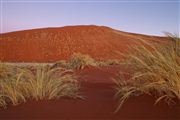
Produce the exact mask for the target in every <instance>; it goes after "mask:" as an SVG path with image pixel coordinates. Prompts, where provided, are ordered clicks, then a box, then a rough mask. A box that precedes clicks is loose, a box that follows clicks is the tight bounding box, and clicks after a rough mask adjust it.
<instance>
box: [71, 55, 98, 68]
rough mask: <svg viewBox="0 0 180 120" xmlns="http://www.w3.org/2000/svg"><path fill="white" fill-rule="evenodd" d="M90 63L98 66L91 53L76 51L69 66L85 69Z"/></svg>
mask: <svg viewBox="0 0 180 120" xmlns="http://www.w3.org/2000/svg"><path fill="white" fill-rule="evenodd" d="M88 65H90V66H96V63H95V60H94V59H93V58H92V57H90V56H89V55H83V54H80V53H76V54H74V55H73V56H72V57H71V59H70V60H69V66H70V67H71V68H74V69H83V68H84V67H85V66H88Z"/></svg>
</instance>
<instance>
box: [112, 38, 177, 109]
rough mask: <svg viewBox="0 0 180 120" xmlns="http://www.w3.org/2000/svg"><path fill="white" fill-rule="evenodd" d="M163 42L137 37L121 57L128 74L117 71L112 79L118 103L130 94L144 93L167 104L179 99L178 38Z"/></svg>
mask: <svg viewBox="0 0 180 120" xmlns="http://www.w3.org/2000/svg"><path fill="white" fill-rule="evenodd" d="M169 38H170V41H168V43H166V44H159V43H157V44H156V43H149V42H147V41H145V40H141V43H139V44H138V45H137V46H134V47H133V49H132V52H131V53H130V54H129V55H128V57H127V59H126V60H125V64H126V65H127V66H128V69H129V70H130V71H131V72H130V73H131V74H129V76H130V78H129V79H128V80H127V78H125V77H124V73H120V74H119V76H118V77H117V78H116V79H115V82H116V85H117V87H116V90H117V93H116V96H117V97H118V99H119V100H120V104H119V106H118V108H117V110H116V112H117V111H118V110H119V109H120V108H121V106H122V104H123V103H124V102H125V101H126V100H127V99H128V98H129V97H131V96H139V95H142V94H148V95H151V96H154V97H156V98H157V99H156V101H155V104H156V103H158V102H159V101H161V100H164V101H165V102H166V103H168V104H170V103H172V102H174V101H173V100H174V99H178V100H180V38H179V37H176V36H172V35H171V36H170V37H169Z"/></svg>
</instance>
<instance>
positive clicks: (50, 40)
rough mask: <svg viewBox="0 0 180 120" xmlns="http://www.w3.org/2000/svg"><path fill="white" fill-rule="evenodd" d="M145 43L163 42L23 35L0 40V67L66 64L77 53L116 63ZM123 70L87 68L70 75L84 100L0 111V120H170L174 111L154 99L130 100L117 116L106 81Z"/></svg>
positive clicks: (96, 33) (66, 32) (47, 32)
mask: <svg viewBox="0 0 180 120" xmlns="http://www.w3.org/2000/svg"><path fill="white" fill-rule="evenodd" d="M142 38H146V39H147V40H150V41H156V42H157V41H159V40H160V39H161V40H163V39H166V38H164V37H157V36H147V35H140V34H133V33H127V32H122V31H117V30H114V29H111V28H108V27H105V26H68V27H62V28H46V29H35V30H25V31H19V32H12V33H6V34H1V39H0V61H3V62H39V63H41V62H55V61H57V60H61V59H69V57H70V56H71V55H72V54H73V53H77V52H80V53H83V54H88V55H90V56H92V57H93V58H95V59H114V58H120V57H119V54H118V53H117V51H118V52H123V53H124V52H125V51H126V50H127V47H128V46H129V45H133V44H134V41H136V40H138V39H142ZM120 70H121V71H124V70H125V68H124V67H123V66H121V65H111V66H105V67H98V68H96V67H87V68H84V69H82V70H76V71H75V74H76V75H77V76H78V80H79V81H80V83H81V91H80V93H81V95H82V96H84V99H69V98H61V99H59V100H50V101H34V100H30V101H29V102H27V103H24V104H20V105H18V106H11V105H9V106H8V109H1V110H0V119H2V120H4V119H18V120H19V119H27V118H29V119H60V120H63V119H64V120H74V119H81V120H121V119H122V120H131V119H138V120H139V119H143V120H144V119H147V120H150V119H151V120H173V119H174V120H175V119H179V118H180V116H178V115H179V113H180V107H179V106H177V105H172V106H168V105H167V104H165V103H163V102H161V103H159V104H158V105H156V106H155V105H154V98H153V97H151V96H147V95H144V96H141V97H133V98H130V99H129V100H128V101H127V102H126V103H125V104H124V105H123V107H122V108H121V109H120V110H119V111H118V112H117V113H114V111H115V110H116V108H117V106H118V104H119V102H118V101H117V99H116V98H115V96H114V95H115V90H114V82H113V81H112V78H113V77H115V76H116V75H117V73H118V72H119V71H120Z"/></svg>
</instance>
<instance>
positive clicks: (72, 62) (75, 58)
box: [52, 53, 121, 69]
mask: <svg viewBox="0 0 180 120" xmlns="http://www.w3.org/2000/svg"><path fill="white" fill-rule="evenodd" d="M119 64H121V62H120V60H118V59H108V60H95V59H93V58H92V57H90V56H89V55H84V54H81V53H75V54H73V55H72V57H71V58H70V59H69V60H68V61H65V60H60V61H57V62H56V63H55V64H54V65H53V66H52V68H55V67H62V68H66V69H83V68H84V67H85V66H95V67H99V66H108V65H119Z"/></svg>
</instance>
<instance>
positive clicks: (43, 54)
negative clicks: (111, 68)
mask: <svg viewBox="0 0 180 120" xmlns="http://www.w3.org/2000/svg"><path fill="white" fill-rule="evenodd" d="M139 38H145V39H147V40H157V39H164V38H163V37H155V36H147V35H140V34H133V33H126V32H122V31H117V30H114V29H111V28H109V27H105V26H93V25H89V26H67V27H61V28H45V29H34V30H25V31H18V32H12V33H5V34H1V37H0V61H11V62H54V61H57V60H60V59H67V58H69V56H71V55H72V54H73V53H76V52H80V53H84V54H89V55H90V56H92V57H94V58H98V59H106V58H108V59H110V58H117V57H119V56H117V51H120V52H123V51H124V50H125V49H127V46H128V45H132V44H133V41H135V40H137V39H139Z"/></svg>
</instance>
